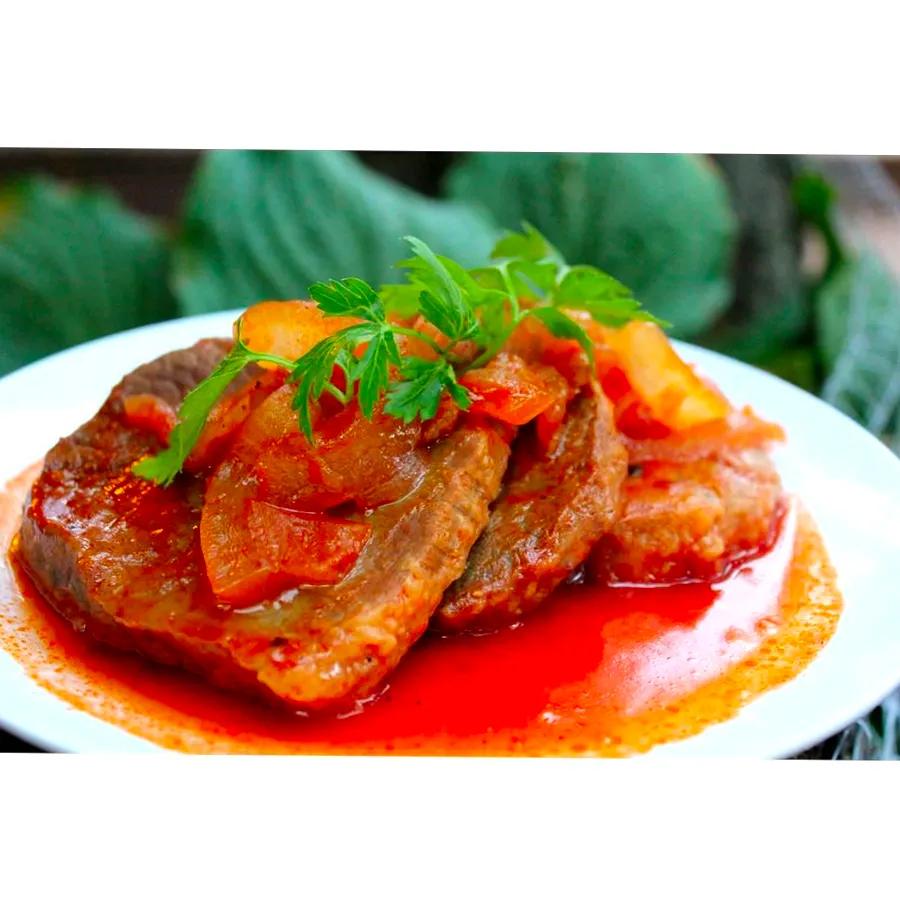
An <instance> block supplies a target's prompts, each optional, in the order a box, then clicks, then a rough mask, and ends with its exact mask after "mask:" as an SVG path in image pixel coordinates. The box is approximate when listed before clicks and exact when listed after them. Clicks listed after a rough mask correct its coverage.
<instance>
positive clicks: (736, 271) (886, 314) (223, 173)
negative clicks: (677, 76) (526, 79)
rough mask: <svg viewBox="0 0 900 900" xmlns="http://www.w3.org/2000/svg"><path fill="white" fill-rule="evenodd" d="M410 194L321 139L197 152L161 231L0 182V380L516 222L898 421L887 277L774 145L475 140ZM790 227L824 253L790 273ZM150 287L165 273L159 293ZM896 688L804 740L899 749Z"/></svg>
mask: <svg viewBox="0 0 900 900" xmlns="http://www.w3.org/2000/svg"><path fill="white" fill-rule="evenodd" d="M445 191H446V193H447V195H448V197H449V198H450V199H433V198H429V197H425V196H423V195H421V194H419V193H417V192H415V191H413V190H410V189H409V188H406V187H403V186H401V185H400V184H398V183H396V182H395V181H393V180H392V179H389V178H386V177H385V176H383V175H380V174H378V173H376V172H374V171H372V170H371V169H370V168H368V167H366V166H365V165H363V164H362V163H361V162H360V161H359V160H358V159H357V157H355V156H354V155H352V154H349V153H341V152H295V153H273V152H250V151H247V152H245V151H240V152H230V151H227V152H226V151H222V152H212V153H209V154H207V155H206V156H205V158H204V160H203V162H202V163H201V165H200V167H199V169H198V171H197V173H196V175H195V178H194V181H193V184H192V186H191V189H190V190H189V193H188V199H187V201H186V204H185V211H184V216H183V220H182V222H181V224H180V225H179V227H178V234H177V238H176V241H175V243H174V247H172V246H171V244H170V241H169V239H168V238H167V236H166V234H165V233H164V232H163V230H162V229H160V228H159V227H157V226H156V225H154V224H153V223H151V222H149V221H147V220H146V219H144V218H142V217H140V216H137V215H135V214H134V213H132V212H130V211H128V210H126V209H125V208H123V207H122V205H121V204H120V203H119V202H118V201H117V200H116V199H115V198H113V197H112V196H111V195H109V194H107V193H104V192H100V191H95V190H83V189H79V188H63V187H61V186H60V185H58V184H56V183H55V182H52V181H49V180H47V179H41V178H30V179H25V180H22V181H19V182H16V183H13V184H10V185H7V186H6V187H5V188H3V189H2V190H0V297H2V302H0V326H2V327H3V330H4V334H5V335H6V336H7V337H6V339H5V340H4V341H3V342H2V343H0V374H2V373H4V372H8V371H11V370H12V369H15V368H16V367H18V366H20V365H22V364H24V363H26V362H29V361H31V360H33V359H37V358H39V357H41V356H44V355H46V354H48V353H51V352H54V351H55V350H59V349H63V348H65V347H68V346H71V345H72V344H75V343H79V342H81V341H85V340H88V339H90V338H93V337H97V336H100V335H103V334H108V333H111V332H116V331H120V330H123V329H126V328H131V327H134V326H137V325H142V324H145V323H148V322H151V321H157V320H161V319H166V318H170V317H172V316H175V315H179V314H181V315H184V314H193V313H198V312H207V311H211V310H218V309H228V308H236V307H242V306H246V305H248V304H249V303H252V302H254V301H255V300H259V299H263V298H284V297H296V296H304V295H305V294H306V289H307V286H308V285H309V284H310V283H311V282H312V281H314V280H317V279H321V278H328V277H333V276H344V275H351V274H352V275H358V276H361V277H363V278H366V279H368V280H371V281H373V282H376V283H378V282H382V281H391V280H394V275H393V273H392V270H391V268H390V267H391V264H392V262H393V261H394V260H395V259H396V258H397V257H398V255H399V254H398V251H399V250H400V248H401V244H400V238H401V237H402V236H403V235H404V234H409V233H413V234H416V235H418V236H419V237H421V238H423V239H424V240H426V241H427V242H428V243H430V244H432V245H433V246H434V247H435V249H436V250H438V251H440V252H442V253H444V254H446V255H449V256H452V257H454V258H457V259H459V260H460V262H462V263H464V264H465V265H477V264H478V263H479V262H482V261H483V260H484V259H485V257H486V254H487V253H488V250H489V248H490V246H491V244H492V242H493V240H494V238H495V237H496V235H497V234H498V233H499V231H500V230H501V228H502V227H516V226H518V225H519V224H520V222H521V220H522V219H526V220H528V221H530V222H532V223H533V224H535V225H536V226H537V227H538V228H540V229H541V230H542V231H544V232H545V233H546V234H547V235H548V236H549V237H550V238H551V240H553V241H554V242H555V243H556V244H557V245H558V246H559V248H560V249H561V250H562V251H563V253H564V254H565V255H566V256H567V257H568V258H569V259H571V260H573V261H576V262H584V263H591V264H595V265H598V266H600V267H601V268H604V269H607V270H609V271H610V272H611V273H612V274H614V275H616V276H617V277H618V278H620V279H621V280H623V281H624V282H625V283H626V284H628V285H629V286H630V287H631V288H632V289H633V290H634V291H635V293H636V295H637V296H638V297H639V299H641V300H642V301H644V302H645V303H646V304H647V305H648V306H649V307H650V308H651V309H652V310H653V311H654V312H656V313H657V314H658V315H660V316H662V317H663V318H665V319H668V320H670V321H672V322H673V323H674V324H675V329H674V333H675V334H676V335H682V336H690V337H691V338H692V339H693V340H695V341H697V342H698V343H702V344H705V345H707V346H710V347H713V348H715V349H719V350H722V351H724V352H727V353H729V354H731V355H734V356H738V357H740V358H743V359H745V360H748V361H751V362H754V363H756V364H757V365H760V366H762V367H764V368H767V369H769V370H770V371H773V372H775V373H776V374H779V375H781V376H782V377H784V378H787V379H789V380H791V381H793V382H795V383H797V384H799V385H801V386H802V387H805V388H806V389H808V390H812V391H815V392H820V393H821V394H822V395H823V397H824V398H825V399H826V400H828V401H829V402H831V403H833V404H834V405H835V406H837V407H839V408H840V409H842V410H843V411H845V412H846V413H848V414H849V415H850V416H852V417H853V418H855V419H856V420H857V421H859V422H860V423H861V424H863V425H864V426H865V427H867V428H869V429H870V430H872V431H873V432H875V433H876V434H878V435H879V436H882V437H886V438H887V439H893V440H894V441H895V442H896V441H897V437H898V433H900V288H898V286H897V284H896V281H895V279H894V278H893V276H892V275H891V274H890V273H889V272H888V270H887V269H886V267H885V266H884V264H883V263H882V261H881V260H880V259H879V258H878V257H877V256H876V255H875V254H873V253H871V252H869V251H863V252H861V253H859V254H855V253H853V252H852V251H850V250H849V249H848V248H847V247H845V245H844V242H843V241H842V238H841V234H840V228H839V223H838V222H837V221H836V217H835V201H836V196H835V192H834V189H833V188H832V187H831V186H830V185H829V184H828V182H827V181H826V180H825V179H824V178H822V176H821V175H820V174H818V173H817V172H815V171H810V170H808V169H804V167H803V166H802V165H801V164H800V162H799V161H798V160H796V159H794V158H791V157H777V156H722V157H718V158H717V159H716V162H715V163H714V162H711V161H710V160H709V159H707V158H705V157H699V156H690V155H640V154H563V153H551V154H531V153H522V154H517V153H503V154H493V153H475V154H470V155H466V156H461V157H460V158H458V159H457V160H456V162H455V163H454V164H453V165H452V166H451V168H450V169H449V171H448V172H447V175H446V179H445ZM810 232H813V233H815V235H817V238H818V240H819V241H820V242H821V244H822V246H823V247H824V249H825V260H824V263H823V265H822V267H821V271H820V272H818V273H812V275H811V276H810V275H809V273H804V272H803V270H802V267H801V258H802V253H801V247H802V243H803V240H804V238H808V237H809V235H810ZM170 285H171V286H172V289H170ZM898 722H900V693H898V694H895V695H893V696H892V697H891V698H888V700H887V701H885V703H884V704H883V705H882V706H881V707H880V708H879V709H878V710H876V711H875V713H873V715H872V716H870V717H869V718H868V719H865V720H862V721H861V722H859V723H857V724H856V725H854V726H852V727H851V728H850V729H848V730H847V731H845V732H844V733H843V735H842V736H841V737H840V738H835V739H833V740H832V741H831V742H829V743H827V744H826V745H822V747H820V748H818V749H817V750H816V751H812V752H811V753H810V754H806V755H816V754H817V755H820V756H821V755H822V754H823V753H825V754H827V755H833V756H834V757H836V758H882V759H887V758H897V757H898V755H900V745H898V741H900V733H898Z"/></svg>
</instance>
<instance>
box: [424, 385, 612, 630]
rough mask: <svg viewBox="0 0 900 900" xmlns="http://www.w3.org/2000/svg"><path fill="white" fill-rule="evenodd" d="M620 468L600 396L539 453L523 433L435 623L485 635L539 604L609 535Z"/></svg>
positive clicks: (583, 398)
mask: <svg viewBox="0 0 900 900" xmlns="http://www.w3.org/2000/svg"><path fill="white" fill-rule="evenodd" d="M626 468H627V465H626V455H625V450H624V448H623V446H622V443H621V440H620V438H619V436H618V434H617V432H616V431H615V428H614V426H613V422H612V413H611V409H610V406H609V403H608V401H607V400H606V398H605V397H604V396H603V395H602V394H600V393H593V392H591V393H585V394H581V395H579V396H578V397H577V398H576V399H575V400H574V401H573V403H572V405H571V407H570V409H569V412H568V414H567V416H566V418H565V420H564V421H563V424H562V425H561V426H560V428H559V430H558V431H557V433H556V436H555V438H554V442H553V444H552V445H551V447H550V449H549V451H547V452H546V453H542V452H540V451H539V450H538V443H537V441H536V440H535V438H534V435H533V434H528V435H523V438H522V439H521V440H520V441H519V442H518V443H517V444H516V445H515V449H514V452H513V463H512V471H511V473H510V477H509V478H508V479H507V482H506V483H505V485H504V488H503V492H502V493H501V495H500V497H499V499H498V500H497V502H496V504H495V505H494V507H493V509H492V510H491V517H490V519H489V521H488V525H487V528H486V529H485V531H484V534H483V535H482V536H481V537H480V538H479V540H478V543H477V544H476V545H475V547H474V548H473V549H472V553H471V554H470V556H469V562H468V565H467V567H466V571H465V573H464V574H463V576H462V577H461V578H460V579H459V581H457V582H456V583H455V584H454V585H453V586H452V587H451V588H450V590H449V591H448V593H447V595H446V597H445V598H444V602H443V604H442V605H441V607H440V609H439V610H438V614H437V623H438V625H439V626H440V627H442V628H444V629H446V630H452V631H456V630H460V629H465V628H472V627H491V626H494V625H497V624H500V623H503V622H508V621H510V620H512V619H515V618H516V617H518V616H521V615H522V614H523V613H526V612H528V611H529V610H531V609H533V608H534V607H535V606H537V605H538V604H539V603H540V602H541V601H542V600H543V599H544V598H545V597H546V596H547V595H548V594H549V593H550V592H551V591H552V590H553V589H554V588H555V587H556V586H557V585H558V584H559V583H560V582H561V581H562V580H563V579H564V578H565V577H566V576H567V575H568V574H569V573H570V572H572V570H573V569H575V568H577V567H578V566H579V565H581V563H582V562H584V560H585V558H586V557H587V555H588V552H589V551H590V549H591V547H592V546H593V545H594V544H595V543H596V541H597V540H598V539H599V538H600V537H601V535H603V534H604V533H605V532H606V531H608V530H609V529H610V528H611V527H612V525H613V522H614V521H615V517H616V514H617V512H618V503H619V493H620V487H621V484H622V480H623V479H624V477H625V474H626Z"/></svg>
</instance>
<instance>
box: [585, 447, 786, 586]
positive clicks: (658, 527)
mask: <svg viewBox="0 0 900 900" xmlns="http://www.w3.org/2000/svg"><path fill="white" fill-rule="evenodd" d="M622 493H623V501H622V514H621V517H620V519H619V521H618V522H617V523H616V525H615V527H614V528H613V529H612V531H611V532H610V533H608V534H607V535H605V536H604V537H603V538H601V539H600V541H599V542H598V544H597V547H596V548H595V549H594V551H593V552H592V553H591V559H590V570H591V573H592V574H593V575H594V576H596V577H597V578H598V579H600V580H602V581H604V582H610V581H612V582H615V581H620V582H622V581H624V582H638V583H643V582H669V581H677V580H680V579H685V578H709V577H711V576H715V575H719V574H721V573H722V572H724V571H725V570H726V568H727V567H728V564H729V563H730V562H731V561H732V560H734V559H735V558H736V557H740V556H741V555H743V554H746V553H748V552H750V551H753V550H758V549H759V548H761V547H763V546H765V545H766V543H767V541H768V539H769V538H770V536H771V534H772V529H773V523H774V521H775V519H776V516H777V513H778V509H779V506H780V500H781V497H782V492H781V484H780V482H779V479H778V474H777V473H776V471H775V469H774V467H773V465H772V463H771V462H770V460H769V458H768V457H767V456H766V454H765V453H764V452H763V451H761V450H744V451H739V452H728V453H726V454H725V455H722V456H719V457H713V458H707V459H700V460H694V461H691V462H646V463H644V464H643V465H641V466H639V467H635V469H634V471H633V473H632V474H631V475H630V476H629V477H628V478H627V479H626V480H625V484H624V486H623V492H622Z"/></svg>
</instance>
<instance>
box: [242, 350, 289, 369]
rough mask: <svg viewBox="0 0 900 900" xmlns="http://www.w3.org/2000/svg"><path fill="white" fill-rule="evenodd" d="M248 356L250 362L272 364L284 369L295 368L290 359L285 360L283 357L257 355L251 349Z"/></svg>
mask: <svg viewBox="0 0 900 900" xmlns="http://www.w3.org/2000/svg"><path fill="white" fill-rule="evenodd" d="M248 356H249V361H250V362H270V363H273V364H274V365H276V366H280V367H281V368H282V369H293V368H294V362H293V361H292V360H290V359H285V358H284V357H283V356H274V355H273V354H271V353H257V352H256V351H255V350H250V349H249V348H248Z"/></svg>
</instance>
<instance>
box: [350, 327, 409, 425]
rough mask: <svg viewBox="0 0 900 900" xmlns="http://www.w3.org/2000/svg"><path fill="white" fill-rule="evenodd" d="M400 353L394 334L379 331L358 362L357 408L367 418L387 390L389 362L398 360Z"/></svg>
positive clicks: (370, 416)
mask: <svg viewBox="0 0 900 900" xmlns="http://www.w3.org/2000/svg"><path fill="white" fill-rule="evenodd" d="M399 359H400V354H399V351H398V350H397V344H396V343H395V341H394V335H393V334H391V332H390V331H387V330H384V331H379V332H378V334H376V335H375V336H374V337H373V338H372V339H371V340H370V341H369V346H368V347H367V348H366V352H365V353H364V354H363V357H362V359H361V360H360V362H359V367H358V369H357V373H358V375H359V408H360V409H361V410H362V414H363V415H364V416H365V417H366V418H367V419H371V418H372V413H373V412H374V410H375V404H376V403H377V402H378V400H379V398H380V397H381V395H382V394H383V393H384V392H385V391H386V390H387V386H388V381H389V368H388V367H389V365H390V362H392V361H393V362H399Z"/></svg>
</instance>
